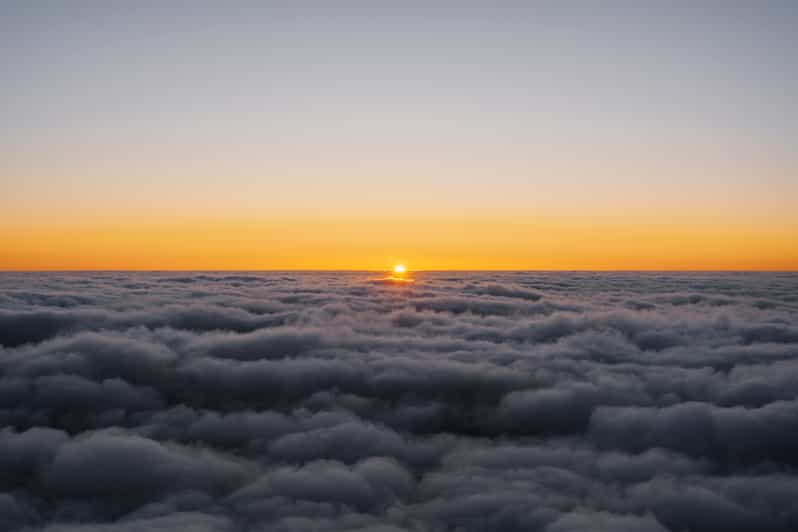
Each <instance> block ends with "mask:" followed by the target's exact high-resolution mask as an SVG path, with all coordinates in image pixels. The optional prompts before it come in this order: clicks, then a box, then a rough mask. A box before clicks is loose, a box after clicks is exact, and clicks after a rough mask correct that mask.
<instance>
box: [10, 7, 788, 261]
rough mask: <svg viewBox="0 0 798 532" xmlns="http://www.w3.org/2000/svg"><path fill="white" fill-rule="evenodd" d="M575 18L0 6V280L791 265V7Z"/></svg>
mask: <svg viewBox="0 0 798 532" xmlns="http://www.w3.org/2000/svg"><path fill="white" fill-rule="evenodd" d="M597 4H598V3H597V2H587V1H586V2H531V1H530V2H494V1H492V2H487V1H486V2H468V1H460V2H453V1H452V2H387V1H386V2H381V1H373V2H343V1H341V2H338V1H326V2H301V1H292V2H289V1H285V2H267V1H262V2H254V1H253V2H202V1H194V2H188V1H186V2H169V1H164V2H154V1H153V2H149V1H140V2H121V1H104V2H100V1H97V2H81V1H73V2H60V1H52V2H51V1H44V0H42V1H34V2H31V1H24V0H20V1H7V0H0V71H2V72H3V79H2V83H0V268H2V269H28V268H32V269H74V268H77V269H103V268H115V269H127V268H133V269H217V268H218V269H273V268H274V269H289V268H310V269H314V268H321V269H327V268H332V269H338V268H345V269H381V268H387V267H390V265H391V264H392V263H394V262H397V261H404V262H406V263H407V264H408V266H409V267H410V268H414V269H448V268H453V269H504V268H512V269H526V268H529V269H538V268H541V269H798V100H797V99H796V94H798V53H796V50H798V31H796V28H798V3H796V2H792V1H783V2H777V1H773V2H753V1H751V2H736V1H731V0H730V1H726V2H657V3H656V4H658V5H654V4H655V3H654V2H602V3H601V4H602V7H601V8H597V7H596V5H597ZM699 4H700V6H699Z"/></svg>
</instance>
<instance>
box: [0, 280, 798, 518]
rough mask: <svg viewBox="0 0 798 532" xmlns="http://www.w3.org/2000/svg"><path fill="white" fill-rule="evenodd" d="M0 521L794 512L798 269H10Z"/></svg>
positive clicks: (0, 325) (5, 290)
mask: <svg viewBox="0 0 798 532" xmlns="http://www.w3.org/2000/svg"><path fill="white" fill-rule="evenodd" d="M0 345H1V346H2V347H0V426H2V427H4V428H2V429H0V530H9V531H14V530H19V531H22V530H31V529H44V530H48V531H51V532H55V531H59V532H99V531H103V532H106V531H114V532H138V531H142V532H143V531H151V530H156V531H171V530H175V531H178V530H179V531H191V532H205V531H208V532H211V531H213V532H217V531H219V532H238V531H278V532H281V531H285V532H304V531H317V530H324V531H360V532H366V531H369V532H401V531H408V532H410V531H417V532H423V531H449V530H462V531H516V530H518V531H522V530H523V531H530V530H532V531H535V530H538V531H541V532H566V531H567V532H580V531H608V532H609V531H612V532H624V531H635V532H637V531H641V532H643V531H645V532H648V531H652V532H655V531H659V532H662V531H702V532H703V531H706V532H713V531H717V532H725V531H729V530H736V531H752V532H754V531H755V532H768V531H783V532H788V531H794V530H798V506H796V504H795V501H796V500H798V274H789V273H783V274H782V273H761V274H759V273H757V274H742V273H740V274H736V273H727V274H713V273H694V274H692V273H662V274H657V273H643V274H634V273H601V274H591V273H474V274H469V273H436V274H419V275H417V277H416V280H415V282H414V283H403V284H401V285H391V284H389V283H383V282H375V281H374V279H371V278H370V277H369V276H368V275H367V274H357V273H263V274H260V273H258V274H248V273H245V274H224V273H214V274H175V273H159V274H145V273H94V274H89V273H85V274H84V273H81V274H77V273H76V274H69V273H48V274H44V273H41V274H36V273H29V274H21V273H20V274H17V273H3V274H0Z"/></svg>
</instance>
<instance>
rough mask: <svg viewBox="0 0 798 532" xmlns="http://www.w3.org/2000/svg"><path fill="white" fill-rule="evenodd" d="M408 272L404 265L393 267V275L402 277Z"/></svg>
mask: <svg viewBox="0 0 798 532" xmlns="http://www.w3.org/2000/svg"><path fill="white" fill-rule="evenodd" d="M406 272H407V268H405V265H404V264H397V265H396V266H394V267H393V273H395V274H396V275H402V274H404V273H406Z"/></svg>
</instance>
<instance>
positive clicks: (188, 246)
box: [0, 218, 798, 270]
mask: <svg viewBox="0 0 798 532" xmlns="http://www.w3.org/2000/svg"><path fill="white" fill-rule="evenodd" d="M797 230H798V227H796V226H795V225H792V226H787V225H785V226H783V227H779V228H773V227H771V226H767V227H757V226H756V225H753V224H751V223H750V221H749V222H746V224H744V225H741V224H736V223H734V222H733V221H725V222H724V223H717V222H715V223H711V222H707V221H704V222H695V221H694V222H690V223H675V222H670V223H661V222H656V221H652V220H648V221H647V220H643V219H638V220H636V223H629V221H628V220H626V221H623V220H617V219H615V220H613V219H597V218H593V219H547V220H541V219H539V220H521V219H504V220H501V219H493V220H475V219H464V220H458V221H453V220H435V219H428V220H415V221H407V220H386V219H361V220H338V221H330V220H326V221H308V220H273V221H263V220H261V221H257V220H254V221H253V220H249V221H237V222H230V221H227V222H219V221H200V220H194V221H185V220H184V221H171V222H167V221H162V222H161V223H158V224H156V223H133V222H127V223H120V222H115V223H109V224H97V223H85V222H84V223H79V222H73V223H71V224H62V225H58V226H56V225H52V226H49V225H48V226H39V227H32V226H30V225H28V226H19V227H15V228H9V227H8V226H7V227H6V228H4V230H3V231H2V232H0V266H2V268H3V269H11V270H15V269H20V270H23V269H45V270H46V269H143V270H150V269H177V270H185V269H231V270H239V269H240V270H249V269H252V270H257V269H355V270H360V269H362V270H385V269H388V268H390V267H391V266H392V265H393V264H395V263H404V264H407V266H408V267H409V268H410V269H413V270H437V269H463V270H469V269H470V270H479V269H545V270H548V269H588V270H592V269H597V270H617V269H621V270H637V269H644V270H658V269H677V270H678V269H704V270H718V269H734V270H748V269H755V270H756V269H760V270H795V269H798V245H796V238H795V235H796V234H798V233H797V232H796V231H797Z"/></svg>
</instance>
